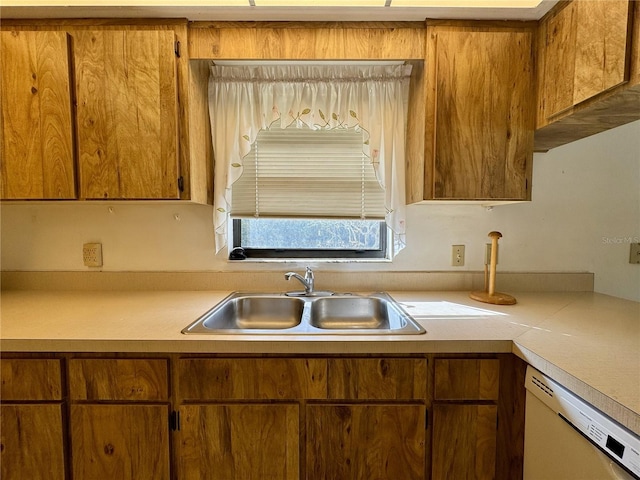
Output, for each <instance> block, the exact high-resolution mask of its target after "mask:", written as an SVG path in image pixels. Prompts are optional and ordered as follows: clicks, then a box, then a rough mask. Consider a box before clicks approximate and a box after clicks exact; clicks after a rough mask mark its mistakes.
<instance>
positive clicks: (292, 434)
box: [0, 354, 525, 480]
mask: <svg viewBox="0 0 640 480" xmlns="http://www.w3.org/2000/svg"><path fill="white" fill-rule="evenodd" d="M25 356H27V355H26V354H25ZM49 356H51V354H49ZM7 357H8V358H7ZM96 357H97V358H96ZM1 367H2V370H1V373H2V375H1V376H2V379H1V380H2V381H1V382H0V386H1V388H2V390H1V392H0V393H1V397H2V402H1V405H0V407H1V408H0V419H1V425H0V427H1V431H0V434H1V445H0V455H1V456H0V459H1V471H0V473H1V478H2V480H13V479H16V480H24V479H29V480H32V479H33V480H38V479H43V480H44V479H46V480H57V479H60V480H70V479H72V480H114V479H117V480H138V479H144V480H147V479H150V480H302V479H304V480H387V479H388V480H465V479H474V480H484V479H492V480H493V479H495V480H513V479H515V478H521V477H522V456H523V440H524V435H523V429H524V396H525V395H524V394H525V391H524V372H525V364H524V362H522V361H521V360H520V359H518V358H516V357H515V356H513V355H510V354H496V355H489V354H484V355H482V354H478V355H457V354H456V355H449V356H447V355H441V354H438V355H434V354H425V355H411V356H409V355H398V356H396V357H393V356H377V357H376V356H373V355H361V356H352V357H348V356H337V355H326V356H320V355H318V356H309V357H305V358H300V357H288V356H280V357H274V356H259V355H254V356H246V357H238V356H227V357H224V356H218V355H190V356H186V355H180V354H138V355H135V354H119V355H116V354H111V355H107V354H104V355H92V357H91V358H89V357H88V356H87V355H83V354H58V355H57V356H56V357H55V358H47V356H46V355H44V354H43V355H42V356H41V357H39V356H38V355H37V354H32V355H30V356H28V358H23V359H21V358H19V355H18V354H12V355H8V356H5V355H3V361H2V365H1ZM65 373H66V374H65ZM65 379H66V380H65ZM176 412H177V413H178V414H179V415H176V414H175V413H176ZM427 419H428V421H427ZM498 419H499V420H500V421H499V422H498Z"/></svg>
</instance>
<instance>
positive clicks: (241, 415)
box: [176, 404, 300, 480]
mask: <svg viewBox="0 0 640 480" xmlns="http://www.w3.org/2000/svg"><path fill="white" fill-rule="evenodd" d="M180 417H181V418H180V431H179V432H178V434H177V435H178V437H177V438H178V441H177V442H178V446H177V456H176V470H177V472H178V478H179V479H180V480H192V479H193V480H200V479H202V478H207V479H209V480H218V479H219V480H298V478H299V470H300V465H299V463H300V460H299V459H300V453H299V450H300V448H299V439H298V437H299V407H298V405H293V404H268V405H264V404H230V405H184V406H182V407H181V408H180Z"/></svg>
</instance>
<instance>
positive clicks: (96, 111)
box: [74, 30, 179, 199]
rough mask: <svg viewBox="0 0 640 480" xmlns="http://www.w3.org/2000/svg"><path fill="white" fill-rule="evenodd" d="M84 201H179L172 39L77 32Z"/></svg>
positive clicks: (157, 35)
mask: <svg viewBox="0 0 640 480" xmlns="http://www.w3.org/2000/svg"><path fill="white" fill-rule="evenodd" d="M74 57H75V68H76V95H77V103H78V106H77V124H78V151H79V159H78V160H79V171H80V197H81V198H93V199H100V198H129V199H136V198H139V199H144V198H150V199H156V198H179V191H178V175H179V174H178V171H179V169H178V146H177V145H178V141H177V131H178V130H177V93H176V92H177V90H176V62H175V54H174V33H173V32H169V31H136V30H127V31H116V30H102V31H78V32H75V33H74Z"/></svg>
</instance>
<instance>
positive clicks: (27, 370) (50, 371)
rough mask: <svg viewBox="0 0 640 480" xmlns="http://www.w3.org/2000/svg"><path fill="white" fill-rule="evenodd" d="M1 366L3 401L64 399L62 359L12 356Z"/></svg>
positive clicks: (0, 395)
mask: <svg viewBox="0 0 640 480" xmlns="http://www.w3.org/2000/svg"><path fill="white" fill-rule="evenodd" d="M0 367H1V370H0V375H1V376H2V390H1V392H0V398H2V400H3V401H7V400H61V399H62V375H61V367H60V360H57V359H14V358H11V359H3V360H2V362H0Z"/></svg>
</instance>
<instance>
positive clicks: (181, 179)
mask: <svg viewBox="0 0 640 480" xmlns="http://www.w3.org/2000/svg"><path fill="white" fill-rule="evenodd" d="M178 190H180V191H181V192H184V177H178Z"/></svg>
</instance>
